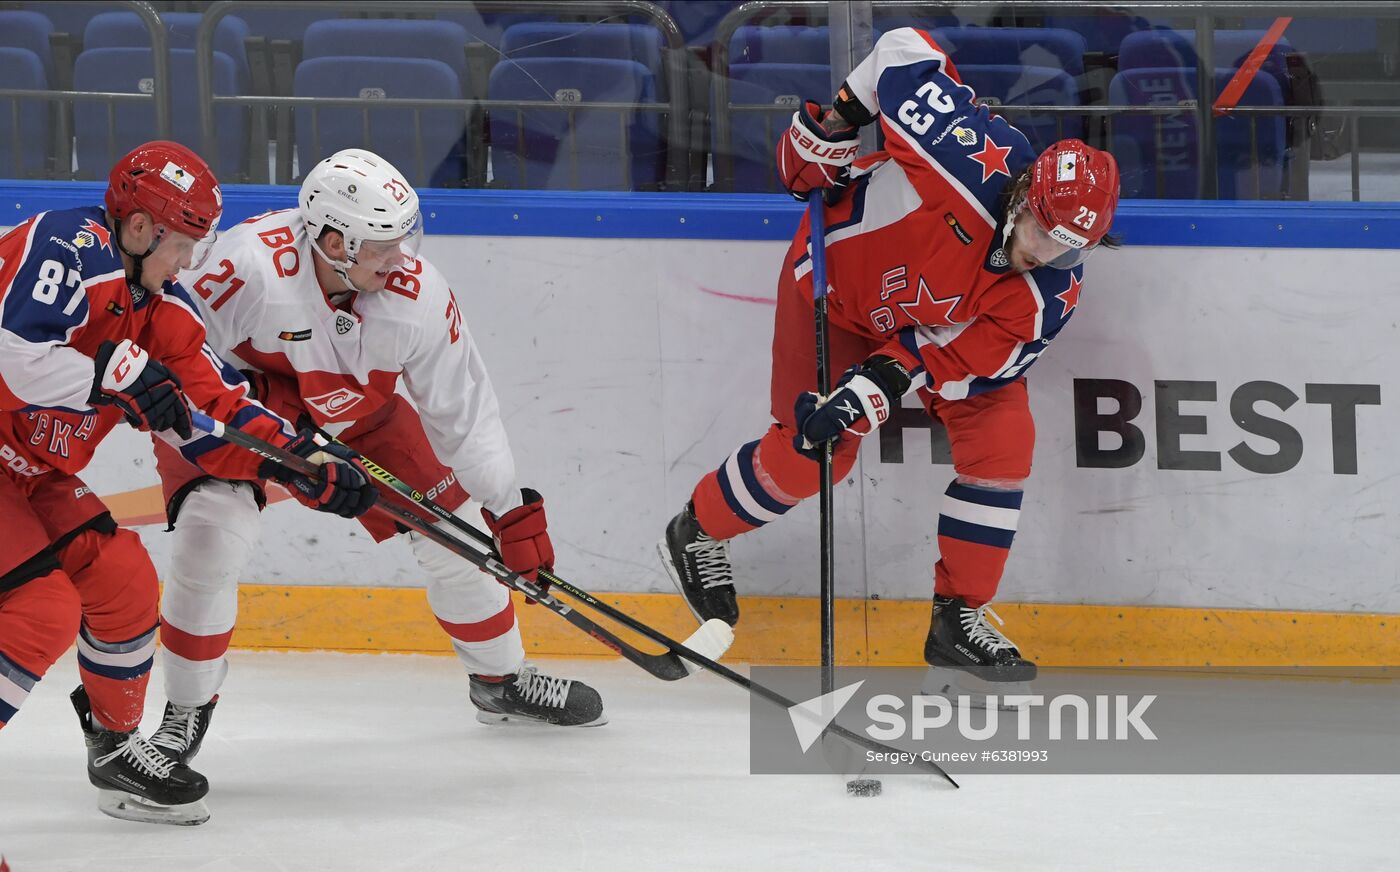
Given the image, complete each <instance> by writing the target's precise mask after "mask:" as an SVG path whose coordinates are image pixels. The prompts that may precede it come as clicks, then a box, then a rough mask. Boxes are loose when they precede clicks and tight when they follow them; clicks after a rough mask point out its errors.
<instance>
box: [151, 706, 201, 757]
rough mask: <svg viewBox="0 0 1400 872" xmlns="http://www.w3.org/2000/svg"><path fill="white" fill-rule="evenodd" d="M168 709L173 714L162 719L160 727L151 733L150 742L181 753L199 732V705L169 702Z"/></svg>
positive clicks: (187, 748)
mask: <svg viewBox="0 0 1400 872" xmlns="http://www.w3.org/2000/svg"><path fill="white" fill-rule="evenodd" d="M170 710H171V714H172V715H173V716H172V717H167V718H166V719H165V720H164V721H162V722H161V725H160V729H158V730H156V731H155V732H154V733H152V734H151V744H152V745H155V746H157V747H159V748H169V749H170V750H172V751H175V752H177V753H182V752H184V751H187V750H189V747H190V742H192V741H194V737H195V734H196V733H197V732H199V706H197V705H175V704H174V703H171V704H170Z"/></svg>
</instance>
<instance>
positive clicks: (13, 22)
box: [0, 9, 54, 82]
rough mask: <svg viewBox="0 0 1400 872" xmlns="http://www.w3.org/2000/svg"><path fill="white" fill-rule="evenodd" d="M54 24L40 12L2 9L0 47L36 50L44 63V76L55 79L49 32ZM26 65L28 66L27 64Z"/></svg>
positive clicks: (36, 53)
mask: <svg viewBox="0 0 1400 872" xmlns="http://www.w3.org/2000/svg"><path fill="white" fill-rule="evenodd" d="M51 33H53V24H52V22H50V21H49V19H48V18H47V17H45V16H43V15H40V14H39V13H38V12H27V11H23V10H18V9H15V10H0V48H22V49H25V50H27V51H32V52H34V54H35V55H37V56H38V58H39V62H40V63H42V64H43V65H44V77H45V79H46V80H47V81H50V82H51V81H53V80H54V75H53V51H52V50H51V49H50V48H49V34H51ZM26 66H28V65H27V64H26Z"/></svg>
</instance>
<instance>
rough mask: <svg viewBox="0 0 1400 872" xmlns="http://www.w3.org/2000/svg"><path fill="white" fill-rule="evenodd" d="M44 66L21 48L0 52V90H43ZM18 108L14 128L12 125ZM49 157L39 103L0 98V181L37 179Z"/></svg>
mask: <svg viewBox="0 0 1400 872" xmlns="http://www.w3.org/2000/svg"><path fill="white" fill-rule="evenodd" d="M48 86H49V83H48V78H47V77H46V75H45V73H44V62H43V61H42V60H41V59H40V58H39V56H38V55H37V54H35V53H34V52H32V51H30V50H29V49H25V48H9V47H5V48H0V90H3V89H14V90H26V91H28V90H40V91H42V90H45V89H47V88H48ZM16 107H18V121H19V123H18V124H15V121H16V118H15V113H16ZM48 153H49V113H48V107H47V106H46V105H45V103H44V101H43V100H40V99H34V100H26V99H23V98H19V97H4V96H0V178H6V179H13V178H28V177H37V176H41V175H42V174H43V173H44V169H45V167H44V163H45V160H46V159H47V156H48Z"/></svg>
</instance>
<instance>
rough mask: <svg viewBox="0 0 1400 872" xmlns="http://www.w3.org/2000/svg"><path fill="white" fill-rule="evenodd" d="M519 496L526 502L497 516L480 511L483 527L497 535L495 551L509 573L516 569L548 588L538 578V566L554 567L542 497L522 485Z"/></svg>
mask: <svg viewBox="0 0 1400 872" xmlns="http://www.w3.org/2000/svg"><path fill="white" fill-rule="evenodd" d="M520 496H521V497H522V498H523V499H524V500H525V505H523V506H519V507H517V508H514V509H511V510H510V511H509V512H506V513H505V514H504V515H501V516H500V517H499V518H498V517H496V516H495V515H493V514H491V513H490V512H489V511H485V510H483V511H482V513H481V514H482V515H483V516H484V517H485V518H486V526H487V527H489V528H491V535H493V536H495V537H496V551H498V552H499V553H500V555H501V562H502V563H504V564H505V565H506V567H507V568H508V569H510V570H511V571H512V572H518V573H520V574H521V575H522V576H524V577H525V578H528V579H529V580H530V581H532V582H535V583H536V584H539V585H541V586H542V587H546V588H547V587H548V586H549V585H548V583H546V582H542V581H540V580H539V571H540V570H541V569H548V570H553V569H554V545H553V543H551V542H550V541H549V530H548V529H546V528H547V522H546V521H545V517H544V497H542V496H540V494H539V492H538V491H535V490H532V489H530V488H528V487H527V488H521V489H520Z"/></svg>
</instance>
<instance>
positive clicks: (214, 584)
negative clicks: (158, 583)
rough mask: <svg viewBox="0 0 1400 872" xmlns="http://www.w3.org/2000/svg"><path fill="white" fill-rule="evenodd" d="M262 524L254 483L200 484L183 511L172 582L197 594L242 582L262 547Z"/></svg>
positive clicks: (216, 482)
mask: <svg viewBox="0 0 1400 872" xmlns="http://www.w3.org/2000/svg"><path fill="white" fill-rule="evenodd" d="M258 524H259V513H258V504H257V499H256V497H255V496H254V492H253V488H252V486H251V485H249V484H247V483H242V482H239V483H234V482H227V481H219V480H210V481H208V482H205V483H204V484H202V485H200V486H199V487H198V488H196V489H195V490H193V491H191V492H190V494H189V495H188V496H187V497H186V498H185V501H184V503H183V504H182V505H181V507H180V516H179V519H178V521H177V523H176V526H175V548H174V554H173V555H172V558H171V565H170V582H171V583H172V584H174V585H177V586H181V587H187V588H191V589H195V590H222V589H224V588H225V587H228V586H230V585H234V584H237V580H238V576H239V575H241V574H242V572H243V569H244V567H245V566H246V565H247V563H248V561H249V560H250V559H251V558H252V556H253V548H254V547H255V546H256V545H257V541H258Z"/></svg>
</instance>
